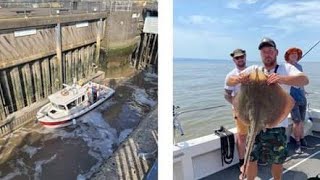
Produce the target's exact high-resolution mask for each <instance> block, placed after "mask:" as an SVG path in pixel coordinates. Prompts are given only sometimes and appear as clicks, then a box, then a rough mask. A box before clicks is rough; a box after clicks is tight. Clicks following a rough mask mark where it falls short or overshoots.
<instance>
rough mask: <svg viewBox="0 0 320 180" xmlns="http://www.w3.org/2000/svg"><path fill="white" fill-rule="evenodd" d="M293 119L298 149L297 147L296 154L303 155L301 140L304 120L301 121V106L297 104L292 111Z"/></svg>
mask: <svg viewBox="0 0 320 180" xmlns="http://www.w3.org/2000/svg"><path fill="white" fill-rule="evenodd" d="M291 118H292V121H293V127H292V129H293V136H294V139H295V140H296V147H295V152H296V153H298V154H301V153H302V151H301V142H300V139H301V138H302V133H303V131H302V128H303V127H302V122H301V121H302V120H301V115H300V109H299V106H298V105H297V104H296V105H295V106H294V107H293V109H292V111H291Z"/></svg>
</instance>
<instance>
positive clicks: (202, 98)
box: [173, 59, 320, 141]
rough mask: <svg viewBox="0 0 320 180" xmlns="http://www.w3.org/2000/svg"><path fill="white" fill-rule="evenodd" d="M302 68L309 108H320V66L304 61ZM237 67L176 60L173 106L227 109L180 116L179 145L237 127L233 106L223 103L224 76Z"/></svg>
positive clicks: (218, 62) (226, 63)
mask: <svg viewBox="0 0 320 180" xmlns="http://www.w3.org/2000/svg"><path fill="white" fill-rule="evenodd" d="M280 63H281V62H280ZM253 64H257V65H261V62H250V61H248V62H247V65H253ZM301 65H302V67H303V69H304V72H305V73H306V74H307V75H308V77H309V80H310V83H309V85H307V86H306V87H305V89H306V91H307V92H309V93H312V94H309V95H308V96H307V98H308V102H309V103H310V107H311V108H320V98H319V97H320V72H319V67H320V62H308V61H307V60H305V59H304V60H303V61H302V62H301ZM234 67H235V66H234V64H233V62H232V61H231V60H203V59H174V61H173V104H174V105H178V106H180V109H179V110H178V111H185V110H192V109H199V108H205V107H209V106H220V105H224V106H223V107H220V108H216V109H210V110H204V111H196V112H191V113H186V114H182V115H181V116H179V120H180V121H181V125H182V127H183V129H184V133H185V135H184V136H180V135H179V134H178V133H177V135H176V137H177V141H183V140H188V139H193V138H197V137H201V136H204V135H208V134H212V133H214V130H215V129H218V128H219V127H220V126H222V125H223V126H225V127H226V128H232V127H235V125H234V121H233V118H232V113H231V105H230V104H229V103H228V102H227V101H226V100H225V99H224V80H225V76H226V75H227V73H228V72H229V71H231V70H232V69H233V68H234Z"/></svg>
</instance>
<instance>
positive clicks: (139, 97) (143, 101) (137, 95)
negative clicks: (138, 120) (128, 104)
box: [133, 89, 156, 107]
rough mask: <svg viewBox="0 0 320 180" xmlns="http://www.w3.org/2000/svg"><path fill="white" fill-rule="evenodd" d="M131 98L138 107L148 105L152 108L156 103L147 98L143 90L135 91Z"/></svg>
mask: <svg viewBox="0 0 320 180" xmlns="http://www.w3.org/2000/svg"><path fill="white" fill-rule="evenodd" d="M133 97H134V99H135V101H136V102H137V103H138V104H140V105H149V106H150V107H153V106H154V105H155V104H156V102H155V101H154V100H152V99H151V98H150V97H149V95H148V94H147V93H146V91H145V90H144V89H135V92H134V93H133Z"/></svg>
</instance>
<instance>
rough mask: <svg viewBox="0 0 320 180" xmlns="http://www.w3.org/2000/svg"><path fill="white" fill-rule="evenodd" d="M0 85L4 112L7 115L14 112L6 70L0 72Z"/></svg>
mask: <svg viewBox="0 0 320 180" xmlns="http://www.w3.org/2000/svg"><path fill="white" fill-rule="evenodd" d="M0 78H1V83H2V88H3V89H2V90H3V91H2V92H3V94H4V97H5V99H6V101H5V102H6V107H5V111H6V113H7V114H9V113H12V112H14V105H13V98H12V94H11V93H12V92H11V90H10V86H9V81H8V76H7V70H2V71H1V76H0Z"/></svg>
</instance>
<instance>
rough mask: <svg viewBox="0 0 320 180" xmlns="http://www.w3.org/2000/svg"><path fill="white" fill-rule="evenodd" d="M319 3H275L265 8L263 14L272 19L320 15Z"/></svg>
mask: <svg viewBox="0 0 320 180" xmlns="http://www.w3.org/2000/svg"><path fill="white" fill-rule="evenodd" d="M319 5H320V2H319V1H304V2H289V3H274V4H272V5H270V6H268V7H267V8H265V9H264V10H263V11H262V13H264V14H266V15H268V16H269V17H270V18H282V17H288V16H296V15H301V14H310V15H319Z"/></svg>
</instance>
